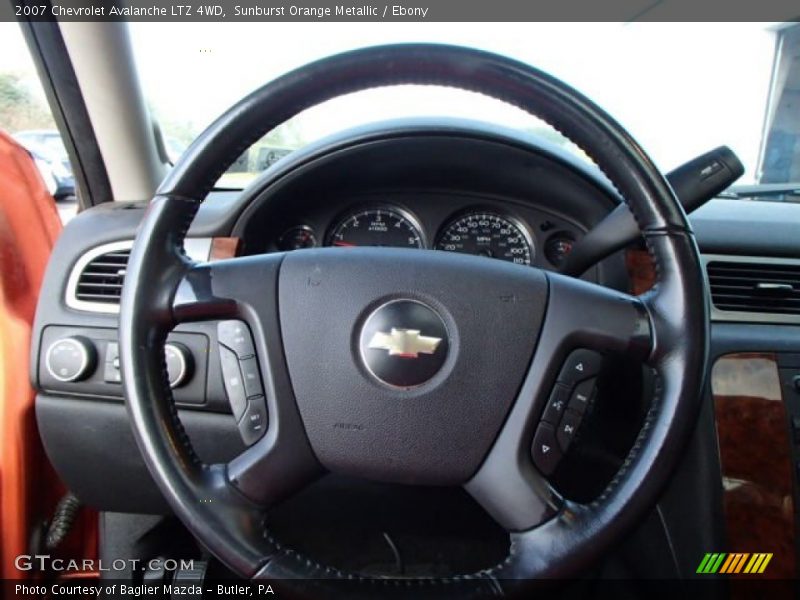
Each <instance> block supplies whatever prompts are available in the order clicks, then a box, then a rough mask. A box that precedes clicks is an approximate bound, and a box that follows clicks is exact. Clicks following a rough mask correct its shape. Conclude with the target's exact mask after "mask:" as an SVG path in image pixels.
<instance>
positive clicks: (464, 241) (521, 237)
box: [436, 212, 534, 265]
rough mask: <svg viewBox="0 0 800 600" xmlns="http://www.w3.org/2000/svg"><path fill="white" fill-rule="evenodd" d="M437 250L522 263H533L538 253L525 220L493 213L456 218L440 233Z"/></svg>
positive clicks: (475, 213)
mask: <svg viewBox="0 0 800 600" xmlns="http://www.w3.org/2000/svg"><path fill="white" fill-rule="evenodd" d="M436 249H437V250H447V251H448V252H461V253H464V254H476V255H478V256H488V257H491V258H499V259H501V260H507V261H509V262H513V263H516V264H520V265H530V264H531V262H532V261H533V256H534V247H533V242H532V241H531V238H530V236H529V235H528V233H527V232H526V230H525V227H524V226H523V225H522V224H521V223H517V222H515V221H513V220H512V219H510V218H508V217H502V216H500V215H498V214H496V213H489V212H473V213H469V214H467V215H464V216H462V217H460V218H458V219H456V220H454V221H452V222H451V223H450V224H448V225H447V227H445V228H444V230H443V231H442V233H441V234H440V235H439V240H438V241H437V242H436Z"/></svg>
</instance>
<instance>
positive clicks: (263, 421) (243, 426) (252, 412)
mask: <svg viewBox="0 0 800 600" xmlns="http://www.w3.org/2000/svg"><path fill="white" fill-rule="evenodd" d="M266 431H267V407H266V405H265V403H264V396H256V397H255V398H250V399H249V400H248V401H247V410H246V411H245V413H244V415H242V419H241V420H240V421H239V434H240V435H241V436H242V441H244V443H245V444H246V445H248V446H251V445H252V444H255V443H256V442H257V441H258V440H259V439H261V436H263V435H264V433H265V432H266Z"/></svg>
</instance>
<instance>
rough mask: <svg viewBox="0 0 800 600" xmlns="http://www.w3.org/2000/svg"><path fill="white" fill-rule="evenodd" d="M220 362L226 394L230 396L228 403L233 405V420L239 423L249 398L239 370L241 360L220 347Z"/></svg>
mask: <svg viewBox="0 0 800 600" xmlns="http://www.w3.org/2000/svg"><path fill="white" fill-rule="evenodd" d="M219 360H220V366H221V367H222V380H223V383H224V385H225V393H226V394H227V395H228V402H230V403H231V410H232V411H233V418H234V419H236V420H237V421H238V420H239V419H240V418H241V416H242V414H244V411H245V409H246V408H247V396H246V395H245V391H244V383H243V382H242V372H241V370H240V369H239V359H237V358H236V355H235V354H234V353H233V352H231V351H230V350H228V349H227V348H225V347H224V346H219Z"/></svg>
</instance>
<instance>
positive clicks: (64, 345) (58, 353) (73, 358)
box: [45, 335, 97, 382]
mask: <svg viewBox="0 0 800 600" xmlns="http://www.w3.org/2000/svg"><path fill="white" fill-rule="evenodd" d="M96 365H97V350H96V349H95V347H94V343H92V341H91V340H90V339H88V338H85V337H83V336H79V335H76V336H72V337H66V338H61V339H58V340H56V341H55V342H53V343H52V344H50V347H49V348H48V349H47V353H46V354H45V366H46V367H47V371H48V373H50V375H51V376H52V377H54V378H55V379H57V380H58V381H63V382H72V381H80V380H81V379H86V378H87V377H88V376H89V375H91V374H92V372H93V371H94V368H95V366H96Z"/></svg>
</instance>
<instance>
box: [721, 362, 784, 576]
mask: <svg viewBox="0 0 800 600" xmlns="http://www.w3.org/2000/svg"><path fill="white" fill-rule="evenodd" d="M711 387H712V394H713V398H714V409H715V414H716V423H717V436H718V440H719V452H720V462H721V466H722V484H723V502H724V511H725V522H726V526H727V534H728V543H729V547H728V548H720V549H714V550H715V551H727V552H749V553H753V552H772V553H773V558H772V561H771V562H770V564H769V568H768V569H767V570H766V571H765V572H764V574H763V575H760V576H759V577H762V576H763V577H769V578H780V579H789V578H794V577H796V562H795V552H796V545H795V523H794V503H793V498H792V484H793V481H792V477H793V471H792V456H791V446H790V440H789V430H788V427H787V423H788V421H787V419H788V417H787V413H786V407H785V405H784V403H783V400H782V398H781V385H780V375H779V372H778V363H777V359H776V357H775V355H773V354H758V353H747V354H730V355H727V356H723V357H722V358H720V359H719V360H718V361H717V362H716V363H715V364H714V368H713V370H712V375H711ZM739 577H747V576H746V575H740V576H739Z"/></svg>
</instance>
